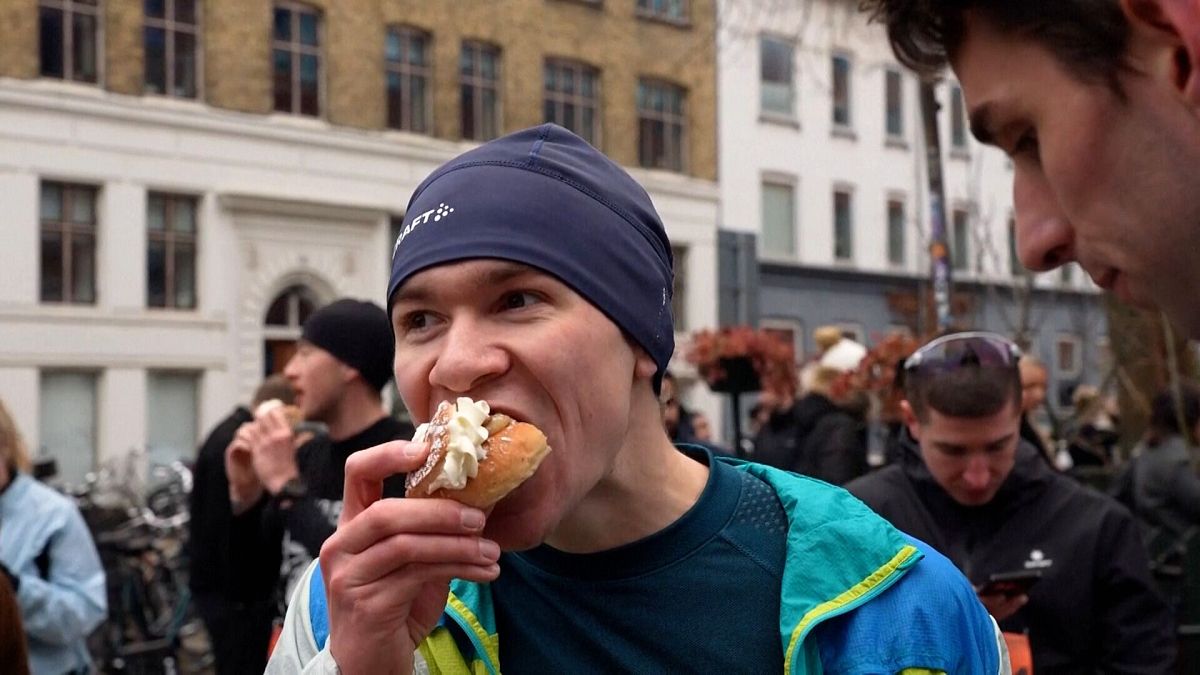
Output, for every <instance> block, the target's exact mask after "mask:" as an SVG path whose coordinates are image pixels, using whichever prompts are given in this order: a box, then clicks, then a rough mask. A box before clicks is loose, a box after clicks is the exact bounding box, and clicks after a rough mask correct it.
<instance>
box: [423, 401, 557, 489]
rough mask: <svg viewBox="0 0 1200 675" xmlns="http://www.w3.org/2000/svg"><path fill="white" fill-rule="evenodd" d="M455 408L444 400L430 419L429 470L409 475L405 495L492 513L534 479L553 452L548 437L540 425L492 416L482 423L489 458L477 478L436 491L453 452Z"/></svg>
mask: <svg viewBox="0 0 1200 675" xmlns="http://www.w3.org/2000/svg"><path fill="white" fill-rule="evenodd" d="M454 410H455V407H454V404H452V403H449V402H443V403H442V404H441V405H439V406H438V410H437V412H436V413H435V414H434V417H433V419H432V420H430V422H429V427H428V430H427V431H426V432H425V434H424V440H426V441H428V442H429V444H430V450H429V457H428V459H426V461H425V465H424V466H422V467H421V468H420V469H418V470H416V471H413V472H412V473H410V474H408V477H407V478H406V480H405V488H406V489H405V496H406V497H439V498H443V497H444V498H449V499H453V500H455V501H458V502H460V503H462V504H466V505H467V506H473V507H475V508H478V509H487V508H489V507H491V506H493V505H494V504H495V503H496V502H498V501H500V500H501V499H503V498H504V497H505V495H507V494H508V493H509V492H512V491H513V490H514V489H516V487H517V486H518V485H520V484H521V483H524V482H525V481H526V480H527V479H529V477H530V476H532V475H533V474H534V472H535V471H537V468H538V465H539V464H541V462H542V459H543V458H544V457H545V456H546V454H547V453H549V452H550V446H549V445H547V444H546V435H545V434H543V433H542V432H541V430H540V429H538V428H537V427H535V426H533V425H532V424H528V423H526V422H517V421H515V420H513V419H512V418H510V417H508V416H507V415H501V414H495V415H490V416H488V417H487V418H486V419H485V420H484V422H483V427H484V428H486V429H487V432H488V434H487V439H486V440H484V441H483V444H482V448H483V450H484V451H485V453H486V454H483V456H482V457H481V458H480V459H479V460H478V469H477V472H476V474H475V475H474V476H473V477H470V478H467V481H466V484H465V485H464V486H463V487H462V488H459V489H454V488H451V487H437V486H436V485H435V483H436V482H437V480H438V477H439V476H441V475H442V472H443V470H444V468H445V464H446V459H447V457H448V456H449V454H450V453H449V448H450V421H451V420H450V418H451V416H452V415H453V413H454ZM481 454H482V453H481Z"/></svg>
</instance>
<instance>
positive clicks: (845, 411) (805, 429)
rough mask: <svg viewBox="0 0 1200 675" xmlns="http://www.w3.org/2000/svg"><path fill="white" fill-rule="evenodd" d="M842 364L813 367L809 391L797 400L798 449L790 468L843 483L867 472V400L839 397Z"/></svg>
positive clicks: (839, 483)
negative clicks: (838, 382)
mask: <svg viewBox="0 0 1200 675" xmlns="http://www.w3.org/2000/svg"><path fill="white" fill-rule="evenodd" d="M842 372H843V371H842V370H841V369H840V368H835V367H832V366H829V365H822V366H821V367H819V368H818V369H816V371H814V373H813V376H812V379H811V381H810V383H809V386H810V389H809V392H808V393H807V394H805V395H804V396H803V398H801V399H800V400H799V401H798V402H797V404H796V419H797V425H796V434H797V440H796V447H797V452H796V455H795V460H794V463H793V464H792V466H790V467H787V468H788V470H790V471H795V472H796V473H800V474H804V475H805V476H811V477H812V478H817V479H820V480H823V481H825V482H827V483H832V484H834V485H844V484H846V483H848V482H850V481H852V480H854V479H855V478H858V477H859V476H861V475H863V474H865V473H866V472H867V470H868V468H869V467H868V466H867V425H866V412H867V407H868V401H867V399H866V396H865V395H857V394H852V395H847V396H844V397H837V396H835V394H834V392H833V388H834V384H835V382H836V381H837V379H838V378H839V377H840V376H841V375H842Z"/></svg>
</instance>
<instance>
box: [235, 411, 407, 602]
mask: <svg viewBox="0 0 1200 675" xmlns="http://www.w3.org/2000/svg"><path fill="white" fill-rule="evenodd" d="M412 434H413V428H412V426H411V425H409V424H405V423H403V422H400V421H399V420H397V419H395V418H393V417H382V418H380V419H379V421H377V422H375V423H374V424H372V425H371V426H369V427H367V428H366V429H364V430H363V431H360V432H359V433H357V434H355V435H353V436H351V437H350V438H346V439H343V440H340V441H332V440H330V439H329V437H328V436H318V437H316V438H314V439H313V440H311V441H309V442H308V443H305V444H304V445H302V446H301V447H300V449H299V450H297V452H296V465H297V468H298V469H299V471H300V479H301V481H303V483H304V485H305V487H306V494H305V495H304V496H303V497H300V498H297V499H292V500H289V503H288V504H287V505H286V506H285V505H284V504H282V503H281V502H279V501H278V500H275V499H273V498H271V497H270V496H269V495H264V496H263V497H262V499H260V500H259V501H258V503H257V504H255V505H254V506H253V507H251V508H250V509H248V510H247V511H246V512H245V513H242V514H241V515H239V516H236V517H234V518H233V524H232V534H231V539H230V541H231V547H232V552H233V554H234V555H235V556H236V555H238V551H241V550H258V549H259V548H261V547H264V546H265V547H267V548H269V549H270V550H271V552H272V554H273V556H274V563H275V567H274V569H275V574H274V576H273V577H272V579H271V583H270V584H268V585H267V586H266V587H265V588H261V587H260V588H242V589H240V590H241V591H242V593H243V594H242V595H241V596H239V599H241V600H246V601H253V600H257V599H259V598H261V597H262V596H263V595H264V593H265V594H267V595H268V596H270V595H272V594H274V593H275V592H276V587H277V582H278V581H280V580H282V581H284V582H285V584H286V588H284V589H283V594H282V597H283V599H284V601H285V602H286V601H287V600H289V599H290V597H291V582H292V581H294V580H295V579H296V578H298V576H299V575H300V574H301V573H303V571H304V568H305V567H307V566H308V563H309V562H311V561H312V560H313V559H314V558H316V557H317V555H318V554H319V553H320V552H321V544H323V543H325V540H326V539H328V538H329V535H331V534H333V531H334V530H335V529H336V528H337V521H338V516H340V515H341V512H342V491H343V489H344V488H345V482H346V459H347V458H348V457H349V456H350V454H351V453H353V452H357V451H358V450H363V449H365V448H370V447H373V446H376V445H379V444H381V443H386V442H388V441H394V440H398V439H409V438H412ZM383 485H384V487H383V494H384V496H385V497H402V496H404V476H403V474H397V475H396V476H392V477H391V478H389V479H388V480H386V481H384V484H383Z"/></svg>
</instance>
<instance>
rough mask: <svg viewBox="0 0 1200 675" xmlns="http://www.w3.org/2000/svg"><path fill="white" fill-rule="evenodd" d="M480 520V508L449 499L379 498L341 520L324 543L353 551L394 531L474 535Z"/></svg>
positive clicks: (363, 547)
mask: <svg viewBox="0 0 1200 675" xmlns="http://www.w3.org/2000/svg"><path fill="white" fill-rule="evenodd" d="M483 524H484V516H483V512H482V511H480V510H479V509H475V508H471V507H469V506H465V505H463V504H459V503H458V502H456V501H454V500H452V499H382V500H379V501H376V502H374V503H372V504H370V505H369V506H368V507H367V508H365V509H363V511H362V512H361V515H360V516H359V517H357V518H355V519H353V520H352V521H343V522H342V523H341V524H340V525H339V526H338V529H337V532H335V533H334V534H333V536H331V537H330V543H327V546H333V547H335V548H336V549H337V550H338V551H342V552H345V553H350V554H355V553H361V552H363V551H365V550H367V549H368V548H370V547H372V546H374V545H376V544H377V543H379V542H381V541H383V540H385V539H388V538H390V537H394V536H396V535H403V534H449V535H477V534H479V533H480V532H482V531H483Z"/></svg>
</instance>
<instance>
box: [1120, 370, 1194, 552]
mask: <svg viewBox="0 0 1200 675" xmlns="http://www.w3.org/2000/svg"><path fill="white" fill-rule="evenodd" d="M1198 424H1200V391H1197V390H1196V389H1195V388H1194V387H1191V386H1184V387H1182V388H1181V389H1180V391H1179V398H1178V400H1177V399H1176V397H1175V395H1174V393H1173V392H1172V391H1171V390H1170V389H1167V390H1166V391H1163V392H1160V393H1159V394H1158V395H1157V396H1155V397H1154V401H1153V402H1152V403H1151V405H1150V427H1149V429H1147V430H1146V438H1145V441H1144V442H1143V443H1142V445H1141V447H1140V449H1139V450H1140V451H1138V452H1137V459H1135V460H1134V469H1133V476H1132V478H1133V503H1134V508H1135V510H1136V511H1137V514H1138V516H1139V517H1141V518H1143V519H1145V520H1146V522H1147V523H1149V524H1150V525H1152V526H1155V527H1161V528H1163V529H1164V530H1166V531H1167V532H1169V533H1170V534H1171V535H1172V536H1174V537H1176V538H1179V537H1182V536H1183V535H1184V533H1185V532H1187V531H1188V530H1189V529H1192V528H1196V527H1200V478H1198V477H1197V476H1196V469H1195V467H1194V466H1193V460H1192V457H1193V455H1194V452H1195V448H1194V447H1193V444H1192V438H1195V434H1196V431H1197V425H1198ZM1181 427H1182V428H1181ZM1189 437H1190V438H1189Z"/></svg>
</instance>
